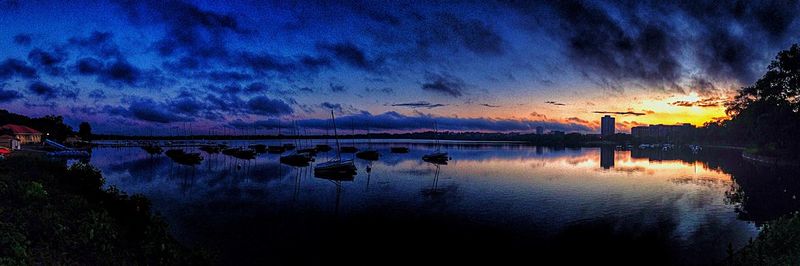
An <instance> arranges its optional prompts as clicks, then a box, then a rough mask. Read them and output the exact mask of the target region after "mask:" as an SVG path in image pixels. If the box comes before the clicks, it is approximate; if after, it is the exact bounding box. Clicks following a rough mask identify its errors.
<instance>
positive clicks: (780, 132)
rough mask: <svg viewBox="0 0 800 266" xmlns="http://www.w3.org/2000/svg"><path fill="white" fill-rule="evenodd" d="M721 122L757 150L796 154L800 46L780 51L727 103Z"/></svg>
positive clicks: (799, 119)
mask: <svg viewBox="0 0 800 266" xmlns="http://www.w3.org/2000/svg"><path fill="white" fill-rule="evenodd" d="M726 107H727V110H726V112H727V113H728V115H729V116H731V120H730V121H728V122H724V123H723V125H724V126H725V127H727V129H728V130H730V131H732V133H733V135H734V136H737V137H738V138H739V139H740V141H742V142H745V143H749V144H751V145H754V146H755V147H756V148H758V152H759V153H763V154H766V155H773V156H785V157H790V158H798V155H797V154H796V153H795V152H793V151H796V150H797V148H800V145H798V144H800V138H798V136H800V46H798V45H797V44H795V45H792V47H791V48H789V49H788V50H784V51H781V52H780V53H778V56H777V57H776V58H775V60H774V61H772V63H770V65H769V67H768V68H767V73H765V74H764V76H762V77H761V78H760V79H759V80H758V81H756V82H755V84H753V85H751V86H748V87H744V88H742V89H741V90H740V91H739V94H738V95H737V96H736V97H735V98H734V99H733V101H731V102H730V103H728V104H727V106H726Z"/></svg>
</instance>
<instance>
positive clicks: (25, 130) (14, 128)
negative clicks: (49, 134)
mask: <svg viewBox="0 0 800 266" xmlns="http://www.w3.org/2000/svg"><path fill="white" fill-rule="evenodd" d="M0 129H8V130H11V132H12V133H14V134H15V135H16V134H42V133H41V132H39V131H37V130H36V129H33V128H29V127H26V126H20V125H13V124H8V125H5V126H2V127H0Z"/></svg>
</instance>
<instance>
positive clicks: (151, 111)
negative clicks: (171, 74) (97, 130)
mask: <svg viewBox="0 0 800 266" xmlns="http://www.w3.org/2000/svg"><path fill="white" fill-rule="evenodd" d="M110 110H111V111H114V112H119V114H122V115H124V116H129V117H131V118H135V119H138V120H142V121H147V122H155V123H162V124H166V123H173V122H185V121H191V120H192V119H191V118H188V117H184V116H180V115H177V114H175V113H173V112H171V111H169V108H168V106H166V105H165V104H163V103H157V102H156V101H153V100H152V99H137V100H134V101H132V102H131V104H130V105H129V107H128V109H127V110H120V109H110Z"/></svg>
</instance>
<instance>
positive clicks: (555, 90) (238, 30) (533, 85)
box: [0, 0, 798, 134]
mask: <svg viewBox="0 0 800 266" xmlns="http://www.w3.org/2000/svg"><path fill="white" fill-rule="evenodd" d="M797 11H798V5H797V3H793V2H790V3H782V2H763V3H762V2H739V3H737V2H725V1H722V2H720V1H691V2H683V3H667V2H661V1H642V2H627V1H620V2H617V1H586V2H584V1H542V2H536V1H534V2H524V3H520V2H513V1H510V2H505V1H499V2H493V1H476V2H469V1H465V2H458V3H433V4H432V3H429V2H417V1H391V2H378V1H370V2H361V1H343V2H326V3H312V2H302V1H301V2H295V3H289V2H286V1H274V2H262V1H208V2H203V1H200V2H195V1H191V2H184V1H58V2H51V1H8V0H0V42H1V43H3V45H1V46H0V106H2V108H3V109H9V110H10V111H13V112H17V113H22V114H26V115H32V116H41V115H47V114H58V115H62V116H64V117H65V119H66V120H67V121H68V122H69V123H71V124H73V125H76V124H77V123H78V122H80V121H89V122H91V123H92V124H93V125H94V127H95V128H96V129H97V131H98V132H103V133H129V134H149V133H148V132H153V131H155V130H165V129H170V128H175V127H184V126H185V125H186V124H188V123H191V125H192V127H193V128H196V130H208V129H213V130H222V128H237V127H239V128H253V127H256V128H262V129H263V130H269V128H271V127H274V126H276V125H277V124H282V125H284V126H285V125H288V124H289V121H293V120H297V121H299V122H298V123H299V124H300V125H301V126H303V127H307V128H310V129H311V130H319V129H320V128H319V127H325V125H324V123H322V124H320V123H318V122H319V119H324V118H326V117H327V115H328V113H329V111H330V110H334V111H335V112H336V113H337V115H338V116H340V117H342V118H343V119H351V120H358V121H363V122H360V123H357V124H359V125H358V127H360V128H363V127H366V126H367V125H368V124H372V125H373V126H374V127H376V128H377V129H378V130H382V131H407V130H421V129H426V128H430V127H431V126H433V121H439V122H440V123H441V124H442V126H443V129H446V130H463V131H470V130H477V131H530V130H531V129H533V128H535V127H536V126H539V125H542V126H545V127H546V128H548V129H551V130H565V131H578V132H596V131H597V130H598V125H597V124H598V122H599V121H598V120H599V117H600V116H602V114H603V113H604V112H614V113H616V116H618V121H619V122H620V123H619V125H618V128H619V129H620V130H623V131H625V130H627V129H628V128H629V127H631V126H635V125H640V124H653V123H677V122H683V121H686V122H692V123H695V124H701V123H702V122H704V121H709V120H711V119H713V118H718V117H719V116H724V107H723V106H722V105H721V103H722V102H724V100H725V99H728V98H729V97H731V95H733V93H735V90H736V89H737V88H739V87H740V86H743V85H747V84H749V83H751V82H753V81H754V80H755V79H757V78H758V77H759V76H760V73H762V72H763V71H764V69H765V67H766V64H768V62H769V60H770V59H771V58H773V57H774V55H775V54H776V53H777V51H780V50H782V49H786V48H788V47H789V46H790V45H791V44H792V43H794V42H796V41H797V34H796V33H797V22H796V20H795V16H794V14H796V12H797ZM409 125H414V126H409Z"/></svg>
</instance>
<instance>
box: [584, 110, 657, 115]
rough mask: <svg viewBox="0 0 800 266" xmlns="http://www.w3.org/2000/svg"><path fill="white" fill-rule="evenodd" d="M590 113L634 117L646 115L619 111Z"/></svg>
mask: <svg viewBox="0 0 800 266" xmlns="http://www.w3.org/2000/svg"><path fill="white" fill-rule="evenodd" d="M592 113H595V114H611V115H635V116H641V115H646V114H647V113H640V112H634V111H625V112H621V111H594V112H592Z"/></svg>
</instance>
